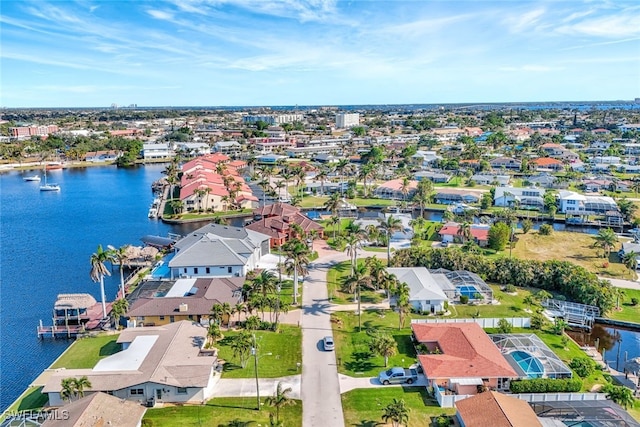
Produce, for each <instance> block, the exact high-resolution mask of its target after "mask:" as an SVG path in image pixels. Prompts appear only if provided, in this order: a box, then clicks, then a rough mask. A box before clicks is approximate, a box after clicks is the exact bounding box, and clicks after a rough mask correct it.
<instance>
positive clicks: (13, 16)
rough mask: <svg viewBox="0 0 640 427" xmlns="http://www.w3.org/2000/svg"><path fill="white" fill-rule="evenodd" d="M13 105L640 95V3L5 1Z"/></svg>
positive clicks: (7, 92)
mask: <svg viewBox="0 0 640 427" xmlns="http://www.w3.org/2000/svg"><path fill="white" fill-rule="evenodd" d="M0 31H1V39H0V40H1V42H0V43H1V46H0V47H1V50H0V55H1V62H0V66H1V92H0V105H2V106H5V107H93V106H96V107H101V106H109V105H111V104H112V103H116V104H119V105H128V104H134V103H135V104H138V105H139V106H168V105H173V106H197V105H203V106H204V105H207V106H210V105H230V106H234V105H295V104H299V105H346V104H400V103H450V102H518V101H532V102H534V101H563V100H616V99H627V100H628V99H633V98H635V97H640V2H638V1H636V0H632V1H617V0H616V1H571V0H566V1H560V0H557V1H533V2H530V1H524V0H522V1H521V0H502V1H482V0H467V1H457V0H451V1H449V0H441V1H417V0H414V1H402V0H394V1H364V0H361V1H331V0H307V1H295V0H282V1H267V0H175V1H165V2H163V1H124V0H123V1H105V0H103V1H85V0H79V1H46V0H38V1H33V2H31V1H25V0H21V1H12V0H2V3H1V10H0Z"/></svg>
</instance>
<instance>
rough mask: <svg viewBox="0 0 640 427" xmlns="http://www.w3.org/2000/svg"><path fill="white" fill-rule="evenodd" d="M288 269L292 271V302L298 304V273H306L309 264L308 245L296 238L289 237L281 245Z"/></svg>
mask: <svg viewBox="0 0 640 427" xmlns="http://www.w3.org/2000/svg"><path fill="white" fill-rule="evenodd" d="M282 249H283V250H284V253H285V255H286V256H287V259H286V260H285V265H288V268H289V270H290V271H293V304H294V305H296V304H298V275H300V274H302V275H303V276H304V275H305V274H307V266H308V265H309V247H308V246H307V245H306V244H305V243H304V242H302V241H300V240H298V239H291V240H289V241H288V242H287V243H285V244H284V246H283V247H282Z"/></svg>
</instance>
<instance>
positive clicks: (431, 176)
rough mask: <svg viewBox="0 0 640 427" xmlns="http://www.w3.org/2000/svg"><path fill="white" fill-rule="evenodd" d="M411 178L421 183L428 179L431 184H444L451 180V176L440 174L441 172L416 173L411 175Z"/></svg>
mask: <svg viewBox="0 0 640 427" xmlns="http://www.w3.org/2000/svg"><path fill="white" fill-rule="evenodd" d="M413 177H414V178H415V179H416V181H422V180H423V179H428V180H430V181H431V182H433V183H436V184H446V183H447V182H449V181H450V180H451V175H449V174H446V173H442V172H436V171H420V172H416V173H415V174H414V175H413Z"/></svg>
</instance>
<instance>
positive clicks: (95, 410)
mask: <svg viewBox="0 0 640 427" xmlns="http://www.w3.org/2000/svg"><path fill="white" fill-rule="evenodd" d="M146 411H147V408H146V407H144V406H142V405H140V404H139V403H136V402H132V401H130V400H126V399H120V398H117V397H115V396H111V395H109V394H107V393H103V392H98V393H91V394H89V395H88V396H84V397H81V398H80V399H78V400H74V401H72V402H70V403H67V404H66V405H64V406H63V407H62V408H59V409H57V410H54V411H53V412H52V415H53V416H51V417H48V418H47V419H46V420H45V421H44V422H43V423H42V424H38V425H39V426H40V427H102V426H114V427H115V426H117V427H140V426H141V425H142V417H144V414H145V412H146ZM11 425H14V424H11ZM16 425H17V424H16ZM24 425H25V426H31V425H32V424H30V423H26V424H24ZM35 425H36V424H33V426H34V427H35Z"/></svg>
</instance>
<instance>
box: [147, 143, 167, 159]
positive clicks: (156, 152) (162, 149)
mask: <svg viewBox="0 0 640 427" xmlns="http://www.w3.org/2000/svg"><path fill="white" fill-rule="evenodd" d="M174 155H175V153H174V151H173V148H171V146H170V144H169V143H168V142H161V143H150V144H143V145H142V158H143V159H144V160H153V159H168V158H171V157H173V156H174Z"/></svg>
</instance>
